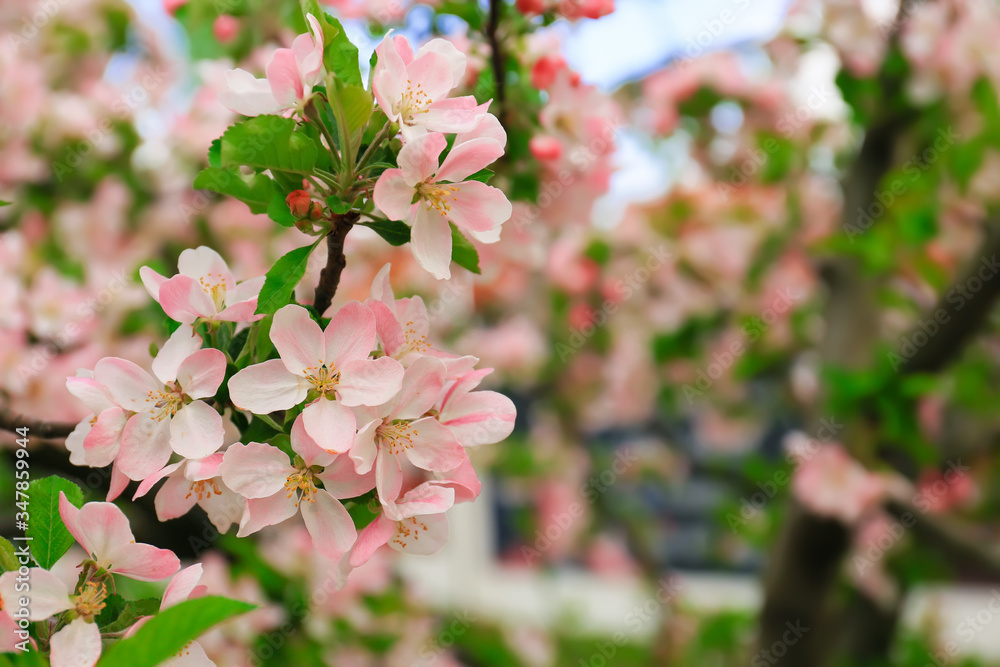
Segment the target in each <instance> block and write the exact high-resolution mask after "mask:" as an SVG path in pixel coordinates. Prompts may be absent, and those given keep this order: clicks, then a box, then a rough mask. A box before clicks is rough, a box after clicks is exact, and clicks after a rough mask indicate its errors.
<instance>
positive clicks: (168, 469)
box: [132, 461, 184, 500]
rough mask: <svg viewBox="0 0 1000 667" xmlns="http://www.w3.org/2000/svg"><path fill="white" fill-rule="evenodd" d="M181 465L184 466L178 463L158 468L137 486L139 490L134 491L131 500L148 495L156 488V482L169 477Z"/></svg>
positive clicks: (180, 462) (181, 462) (182, 463)
mask: <svg viewBox="0 0 1000 667" xmlns="http://www.w3.org/2000/svg"><path fill="white" fill-rule="evenodd" d="M182 465H184V462H183V461H178V462H177V463H171V464H170V465H168V466H164V467H162V468H160V469H159V470H157V471H156V472H154V473H153V474H152V475H150V476H149V477H147V478H146V479H144V480H142V482H141V483H140V484H139V488H137V489H136V490H135V493H134V494H133V495H132V500H135V499H136V498H142V497H143V496H144V495H146V494H147V493H149V491H150V489H152V488H153V487H154V486H156V483H157V482H159V481H160V480H161V479H163V478H164V477H167V476H168V475H170V474H171V473H172V472H174V471H175V470H177V469H178V468H180V467H181V466H182ZM178 477H180V475H178Z"/></svg>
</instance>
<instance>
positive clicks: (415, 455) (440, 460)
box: [406, 417, 465, 472]
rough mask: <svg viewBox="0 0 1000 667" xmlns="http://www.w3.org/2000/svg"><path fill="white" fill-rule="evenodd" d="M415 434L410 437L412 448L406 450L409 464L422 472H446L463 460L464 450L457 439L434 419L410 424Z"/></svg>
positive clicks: (419, 420) (427, 418)
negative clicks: (422, 470)
mask: <svg viewBox="0 0 1000 667" xmlns="http://www.w3.org/2000/svg"><path fill="white" fill-rule="evenodd" d="M411 427H412V429H413V431H414V432H415V433H416V434H419V435H416V434H415V435H413V436H411V438H412V442H413V446H412V447H410V448H409V449H407V450H406V458H408V459H409V461H410V463H412V464H413V465H415V466H417V467H418V468H422V469H424V470H431V471H435V472H447V471H448V470H454V469H455V468H457V467H458V466H460V465H461V464H462V461H464V460H465V450H464V449H463V448H462V445H461V443H460V442H459V441H458V438H456V437H455V435H454V434H453V433H452V432H451V431H450V430H448V429H447V428H446V427H445V426H442V425H441V424H440V423H439V422H438V420H437V419H435V418H434V417H426V418H424V419H418V420H417V421H415V422H412V424H411Z"/></svg>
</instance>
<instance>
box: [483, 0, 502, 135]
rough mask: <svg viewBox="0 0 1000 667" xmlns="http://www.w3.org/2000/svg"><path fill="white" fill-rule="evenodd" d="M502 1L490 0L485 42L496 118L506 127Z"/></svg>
mask: <svg viewBox="0 0 1000 667" xmlns="http://www.w3.org/2000/svg"><path fill="white" fill-rule="evenodd" d="M502 2H503V0H490V14H489V20H488V21H487V23H486V40H487V41H488V42H489V43H490V63H491V64H492V66H493V85H495V86H496V91H497V118H499V119H500V122H501V124H503V125H504V126H506V124H507V122H506V121H507V118H506V110H507V69H506V67H504V62H503V60H504V54H503V49H501V48H500V37H499V36H498V35H497V30H498V29H499V28H500V9H501V4H502Z"/></svg>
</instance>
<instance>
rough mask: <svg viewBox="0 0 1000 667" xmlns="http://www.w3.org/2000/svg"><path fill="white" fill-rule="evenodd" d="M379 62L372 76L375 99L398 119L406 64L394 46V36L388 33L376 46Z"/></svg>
mask: <svg viewBox="0 0 1000 667" xmlns="http://www.w3.org/2000/svg"><path fill="white" fill-rule="evenodd" d="M375 52H376V53H377V54H378V62H377V63H376V64H375V74H374V75H373V76H372V92H373V93H374V94H375V101H377V102H378V105H379V107H381V108H382V111H383V112H385V115H386V116H388V117H389V118H390V119H392V120H398V117H399V103H400V101H401V99H402V96H403V91H404V90H406V65H405V64H404V63H403V59H402V58H400V56H399V53H398V52H397V51H396V49H395V48H394V46H393V43H392V36H391V35H386V36H385V38H384V39H383V40H382V42H381V43H380V44H379V45H378V47H376V49H375Z"/></svg>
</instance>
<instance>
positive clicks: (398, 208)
mask: <svg viewBox="0 0 1000 667" xmlns="http://www.w3.org/2000/svg"><path fill="white" fill-rule="evenodd" d="M416 193H417V191H416V189H415V188H414V187H413V186H412V185H410V184H408V183H407V182H406V181H405V180H404V179H403V170H402V169H386V170H385V171H383V172H382V175H381V176H379V177H378V180H377V181H375V191H374V193H373V198H374V199H375V205H376V206H378V208H379V210H380V211H382V212H383V213H385V216H386V217H387V218H389V219H390V220H406V218H407V216H408V215H409V214H410V205H411V204H412V203H413V195H415V194H416Z"/></svg>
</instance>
